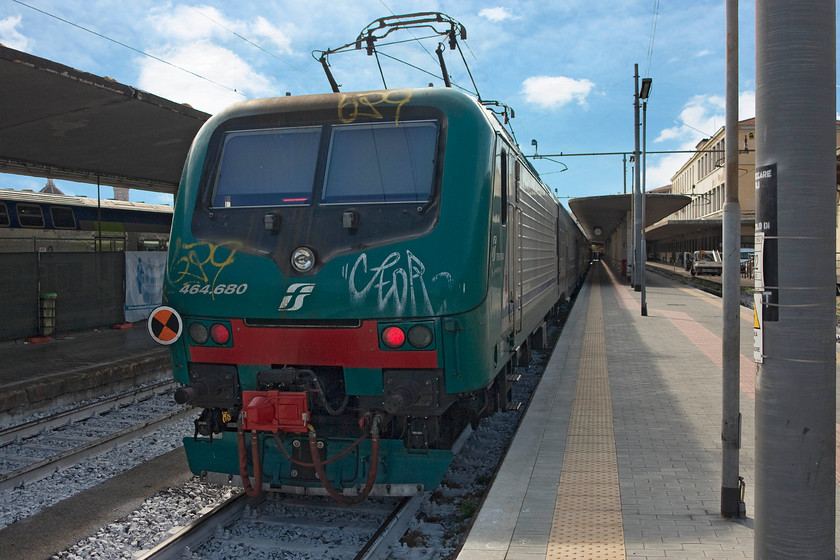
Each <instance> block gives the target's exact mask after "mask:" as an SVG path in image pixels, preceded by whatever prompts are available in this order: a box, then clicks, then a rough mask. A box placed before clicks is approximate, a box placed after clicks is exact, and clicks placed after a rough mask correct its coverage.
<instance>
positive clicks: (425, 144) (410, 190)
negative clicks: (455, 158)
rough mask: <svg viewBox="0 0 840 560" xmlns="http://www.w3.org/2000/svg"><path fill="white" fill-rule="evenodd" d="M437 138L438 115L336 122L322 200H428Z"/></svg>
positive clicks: (377, 201)
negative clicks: (431, 118)
mask: <svg viewBox="0 0 840 560" xmlns="http://www.w3.org/2000/svg"><path fill="white" fill-rule="evenodd" d="M437 138H438V126H437V123H436V122H435V121H414V122H406V123H402V122H401V123H400V124H399V125H396V126H395V125H394V124H391V123H388V124H352V125H341V126H334V127H333V128H332V135H331V137H330V145H329V152H328V156H327V172H326V177H325V179H324V190H323V194H322V197H321V201H322V202H324V203H328V204H329V203H348V202H356V203H365V202H368V203H382V202H426V201H428V200H429V197H430V196H431V190H432V183H433V180H434V173H435V165H436V162H435V159H436V156H437Z"/></svg>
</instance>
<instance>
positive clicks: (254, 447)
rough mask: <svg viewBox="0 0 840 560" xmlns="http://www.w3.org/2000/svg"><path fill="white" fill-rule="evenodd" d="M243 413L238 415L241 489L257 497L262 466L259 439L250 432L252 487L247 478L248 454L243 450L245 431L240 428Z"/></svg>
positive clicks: (260, 482)
mask: <svg viewBox="0 0 840 560" xmlns="http://www.w3.org/2000/svg"><path fill="white" fill-rule="evenodd" d="M243 420H244V411H243V412H242V413H240V415H239V476H240V477H241V478H242V488H243V489H244V490H245V493H246V494H248V495H249V496H259V494H260V492H262V465H261V464H260V438H259V437H258V436H257V431H256V430H254V431H252V432H251V461H252V462H253V463H254V486H251V479H250V478H249V477H248V452H247V451H246V450H245V430H244V429H243V427H242V424H243Z"/></svg>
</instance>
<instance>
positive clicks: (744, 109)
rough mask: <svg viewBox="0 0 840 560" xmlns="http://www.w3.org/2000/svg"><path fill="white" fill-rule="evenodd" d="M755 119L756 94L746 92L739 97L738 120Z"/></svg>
mask: <svg viewBox="0 0 840 560" xmlns="http://www.w3.org/2000/svg"><path fill="white" fill-rule="evenodd" d="M753 117H755V92H754V91H744V92H741V94H740V95H739V96H738V120H741V121H742V120H744V119H751V118H753Z"/></svg>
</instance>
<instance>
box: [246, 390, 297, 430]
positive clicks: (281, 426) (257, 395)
mask: <svg viewBox="0 0 840 560" xmlns="http://www.w3.org/2000/svg"><path fill="white" fill-rule="evenodd" d="M242 403H243V406H242V410H243V411H244V412H245V419H244V422H243V428H244V429H245V430H247V431H253V430H257V431H262V432H296V433H306V432H307V427H306V426H307V424H308V423H309V406H308V404H307V400H306V393H282V392H280V391H242Z"/></svg>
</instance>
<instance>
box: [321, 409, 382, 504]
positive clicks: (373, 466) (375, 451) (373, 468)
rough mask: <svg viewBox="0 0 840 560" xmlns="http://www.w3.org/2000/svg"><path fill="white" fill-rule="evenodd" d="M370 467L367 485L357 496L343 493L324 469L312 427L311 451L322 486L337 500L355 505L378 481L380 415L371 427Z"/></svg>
mask: <svg viewBox="0 0 840 560" xmlns="http://www.w3.org/2000/svg"><path fill="white" fill-rule="evenodd" d="M370 449H371V451H370V467H369V468H368V475H367V480H366V481H365V487H364V488H363V489H362V491H361V492H360V493H359V494H358V495H357V496H345V495H343V494H341V493H340V492H339V491H338V490H336V489H335V487H334V486H333V485H332V483H331V482H330V479H329V478H327V472H326V470H325V469H324V464H325V462H324V461H321V456H320V454H319V453H318V438H317V436H316V434H315V430H314V429H311V430H310V431H309V453H310V454H311V455H312V462H313V463H314V465H315V472H316V473H318V479H319V480H320V481H321V486H323V487H324V490H326V491H327V494H329V495H330V496H331V497H332V498H333V499H334V500H335V501H337V502H339V503H342V504H345V505H353V504H358V503H360V502H363V501H364V500H365V499H366V498H367V497H368V495H369V494H370V491H371V490H372V489H373V483H374V482H375V481H376V473H377V471H378V470H379V469H378V467H379V417H378V416H377V417H375V418H374V420H373V426H372V428H371V442H370Z"/></svg>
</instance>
